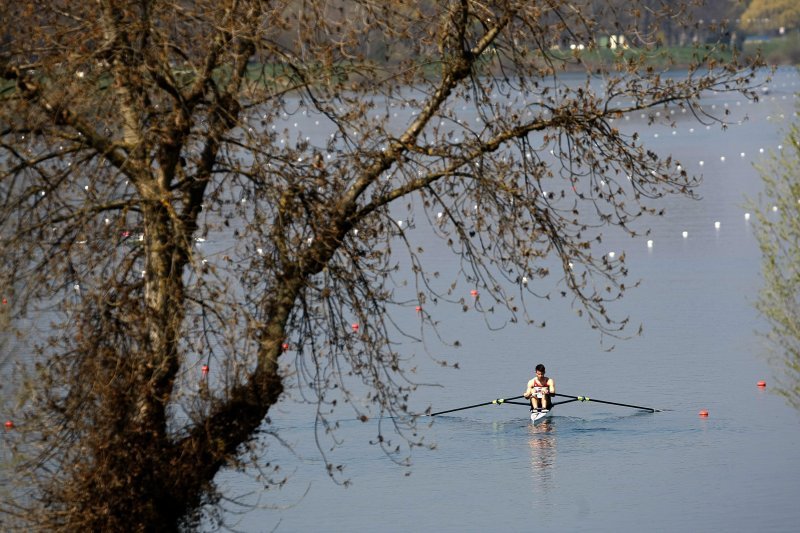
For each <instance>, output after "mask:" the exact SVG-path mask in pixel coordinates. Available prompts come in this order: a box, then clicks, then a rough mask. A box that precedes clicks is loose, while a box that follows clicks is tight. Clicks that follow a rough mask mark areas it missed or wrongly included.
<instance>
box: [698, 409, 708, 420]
mask: <svg viewBox="0 0 800 533" xmlns="http://www.w3.org/2000/svg"><path fill="white" fill-rule="evenodd" d="M698 414H699V415H700V416H702V417H703V418H705V417H707V416H708V411H706V410H705V409H703V410H701V411H700V412H699V413H698Z"/></svg>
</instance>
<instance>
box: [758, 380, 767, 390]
mask: <svg viewBox="0 0 800 533" xmlns="http://www.w3.org/2000/svg"><path fill="white" fill-rule="evenodd" d="M757 385H758V386H759V387H761V388H762V389H763V388H764V387H766V386H767V382H766V381H764V380H763V379H762V380H761V381H759V382H758V383H757Z"/></svg>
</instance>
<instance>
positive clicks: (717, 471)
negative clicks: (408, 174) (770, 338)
mask: <svg viewBox="0 0 800 533" xmlns="http://www.w3.org/2000/svg"><path fill="white" fill-rule="evenodd" d="M798 91H800V77H798V74H797V72H796V71H794V70H788V69H787V70H781V71H779V72H778V73H777V75H776V76H775V78H774V80H773V81H772V82H771V84H770V91H769V93H768V94H766V95H764V97H763V98H762V100H761V101H760V102H759V103H749V102H747V101H746V100H744V99H742V98H739V97H733V96H731V95H709V96H708V98H707V99H706V101H705V105H708V106H716V108H717V109H722V108H725V107H728V108H729V109H730V111H731V114H732V117H733V120H734V121H735V122H738V121H741V123H738V124H736V125H733V126H731V127H730V128H728V130H727V131H725V132H721V131H720V128H719V127H718V126H712V127H711V128H709V129H707V128H706V127H705V126H703V125H701V124H698V123H697V122H694V121H691V120H690V119H689V118H686V119H682V118H678V119H677V127H676V129H675V130H672V129H670V128H667V127H660V126H659V127H647V126H646V125H644V122H643V121H642V120H638V119H637V117H631V119H630V121H629V122H630V125H624V126H622V127H626V128H628V127H630V128H631V129H634V128H635V129H638V131H639V132H640V133H641V134H642V136H643V138H644V139H645V141H646V142H647V145H648V147H650V148H652V149H654V150H656V151H658V152H660V153H662V154H669V153H671V154H673V155H674V156H676V157H677V158H678V159H680V160H681V161H682V162H683V164H684V166H685V167H686V168H687V169H688V170H689V171H691V172H695V173H700V174H702V175H703V177H704V182H703V185H702V186H701V188H700V190H699V193H700V195H701V196H702V200H700V201H691V200H687V199H682V198H672V199H668V200H667V201H666V203H665V205H666V206H667V209H668V210H667V214H666V216H665V217H661V218H653V219H649V220H647V224H648V225H649V227H651V228H652V234H651V235H650V236H648V237H646V238H642V239H636V240H634V239H631V238H629V237H624V236H619V235H616V236H615V235H614V234H612V233H608V234H607V235H606V238H605V239H604V241H603V244H602V246H603V247H605V249H598V250H597V252H598V253H608V252H612V251H613V252H615V253H616V254H618V255H619V254H621V253H622V252H625V254H626V263H627V264H628V266H629V270H630V277H631V278H632V279H633V280H641V285H640V287H638V288H636V289H633V290H630V291H628V292H627V294H626V296H625V298H624V299H623V300H622V301H621V302H619V303H618V305H615V306H614V307H613V308H612V311H613V313H614V314H615V316H618V317H624V316H627V315H630V317H631V321H632V323H633V324H634V326H633V327H632V328H630V329H631V331H636V328H637V327H638V324H639V323H641V324H642V325H643V326H644V331H643V334H642V335H641V336H638V337H634V338H632V339H630V340H622V341H617V340H613V339H604V340H603V342H602V343H601V339H600V337H599V336H598V335H597V333H596V332H594V331H593V330H591V329H590V328H589V326H588V324H587V322H586V321H585V320H582V319H580V318H578V317H577V316H576V315H575V312H574V310H573V309H571V308H570V306H569V304H568V302H564V301H560V300H559V299H554V300H552V301H549V302H548V301H542V302H541V303H539V302H536V304H535V305H537V306H538V307H537V308H536V309H535V310H534V314H535V316H536V319H537V322H540V321H545V322H546V324H547V325H546V327H544V328H538V327H524V326H521V325H517V326H509V327H506V328H503V329H500V330H494V331H492V330H489V329H487V328H486V326H485V322H484V319H483V318H482V317H481V316H480V315H479V314H478V313H476V312H469V313H461V311H460V310H453V313H452V316H442V317H440V318H441V320H442V321H443V322H444V326H443V328H442V329H443V331H444V333H445V335H446V336H447V337H449V338H457V339H459V340H460V342H461V344H462V347H461V348H459V349H457V350H456V349H451V348H447V347H443V346H441V345H438V344H435V343H431V344H430V345H428V346H427V348H428V350H429V352H430V354H426V353H425V352H424V349H423V348H422V347H420V346H419V345H413V346H409V355H415V357H416V359H417V360H418V362H419V365H420V368H421V372H420V374H419V378H420V380H422V381H424V382H426V383H433V384H436V386H430V387H423V388H420V389H419V390H418V392H417V394H416V396H415V397H414V398H413V403H412V405H414V406H415V408H418V410H419V412H422V411H423V410H424V409H426V408H427V407H428V406H432V408H433V410H434V411H439V410H445V409H451V408H455V407H461V406H466V405H471V404H475V403H481V402H487V401H490V400H492V399H494V398H501V397H505V398H507V397H511V396H517V395H519V394H521V393H522V392H523V390H524V388H525V384H526V382H527V380H528V379H529V378H530V377H531V376H532V373H533V367H534V366H535V365H536V364H537V363H540V362H541V363H544V364H546V365H547V368H548V375H550V376H551V377H553V378H554V379H555V380H556V384H557V389H558V392H560V393H563V394H569V395H575V396H577V395H584V396H589V397H592V398H597V399H602V400H610V401H615V402H622V403H628V404H636V405H643V406H649V407H654V408H659V409H666V411H664V412H659V413H655V414H650V413H644V412H640V411H636V410H634V409H628V408H624V407H616V406H610V405H603V404H596V403H577V402H576V403H570V404H567V405H564V406H560V407H557V408H556V410H555V411H554V416H553V417H552V418H551V419H550V420H549V421H546V422H544V423H542V424H539V425H536V426H533V425H532V424H531V423H530V422H529V420H528V412H527V409H526V408H525V407H523V406H516V405H504V406H487V407H480V408H475V409H470V410H465V411H460V412H457V413H452V414H450V415H442V416H437V417H435V418H432V419H427V420H424V421H423V422H421V423H420V429H421V430H422V431H423V434H424V436H425V441H426V442H431V443H435V444H436V449H434V450H428V449H425V448H421V449H415V450H414V451H413V455H412V459H413V464H412V466H411V467H404V466H400V465H398V464H396V463H395V462H393V461H392V460H390V459H389V458H388V457H387V456H386V455H384V453H383V452H382V451H381V450H380V449H379V448H378V447H377V446H374V445H370V444H369V442H370V441H371V440H374V438H375V436H376V434H377V432H378V423H381V422H382V423H383V424H389V423H391V421H386V420H383V421H376V420H370V421H369V422H367V423H362V422H359V421H356V420H354V419H347V418H346V419H343V420H341V421H340V425H341V427H340V429H339V431H338V433H337V436H338V437H339V438H340V439H342V440H343V442H342V444H341V445H340V446H338V447H337V448H336V449H335V450H332V451H328V444H327V443H323V445H322V447H323V449H325V450H326V453H327V455H328V459H329V460H330V461H331V462H333V463H335V464H343V465H345V469H344V472H343V475H342V476H341V479H346V480H349V481H350V483H349V484H348V486H346V487H345V486H342V485H341V484H336V483H334V482H333V481H332V480H331V479H330V478H329V477H328V475H327V472H326V469H325V464H324V461H323V460H322V459H321V457H320V452H319V449H318V447H317V442H316V440H315V427H314V411H313V409H312V408H310V407H309V406H307V405H303V404H301V403H300V402H297V401H296V398H292V397H291V396H289V397H287V398H286V399H285V401H283V402H282V403H281V404H279V405H278V406H277V407H276V408H275V409H273V411H272V412H271V413H270V417H271V419H272V424H271V425H270V426H269V427H270V428H271V429H273V430H275V431H277V432H278V433H279V435H280V436H281V438H282V439H283V440H285V442H286V443H287V444H288V445H289V446H288V447H285V446H281V445H279V444H277V443H275V442H274V441H268V442H269V445H268V446H269V447H268V450H267V453H266V454H265V456H264V459H263V461H264V462H267V461H269V462H272V463H273V464H275V463H277V464H280V465H281V470H282V472H283V473H285V474H286V475H287V476H288V482H287V483H286V484H285V485H284V486H283V487H282V488H274V489H270V490H267V491H265V490H264V489H263V486H261V485H259V484H258V483H256V482H255V481H254V473H253V472H252V471H248V472H246V473H244V474H240V473H235V472H223V473H221V474H220V475H219V476H218V482H219V484H220V486H221V488H222V489H223V492H224V494H225V496H226V497H227V498H230V500H229V501H228V502H227V503H225V504H224V505H225V508H226V514H225V521H226V523H227V524H228V525H229V526H230V527H232V528H233V529H234V530H238V531H247V532H256V531H273V530H275V531H287V532H295V531H342V532H362V531H363V532H372V531H377V530H380V531H383V532H395V531H459V532H464V531H520V530H522V529H536V528H546V529H548V530H550V531H656V532H657V531H675V530H680V531H701V532H702V531H734V532H735V531H750V532H752V531H756V530H758V531H767V532H784V531H785V532H789V531H797V530H798V527H799V526H798V524H800V505H798V503H797V501H798V496H800V413H798V412H797V411H795V410H792V409H791V408H789V407H788V406H786V405H785V403H784V401H783V400H782V399H781V398H780V397H778V396H777V395H775V394H774V393H773V392H772V390H771V387H770V385H771V384H773V383H774V379H773V378H774V375H773V369H772V367H770V365H769V363H768V350H767V348H766V347H765V346H764V343H763V340H762V339H761V338H760V337H759V336H758V335H757V331H759V330H761V331H764V330H765V324H764V322H763V320H762V319H761V318H760V317H759V316H758V314H757V312H756V311H755V309H754V307H753V302H754V301H755V300H756V298H757V293H758V289H759V287H760V273H759V272H760V253H759V250H758V247H757V244H756V242H755V239H754V237H753V234H752V229H751V227H750V224H751V221H747V220H746V219H745V212H746V208H745V207H744V204H745V201H746V197H748V196H749V197H751V198H752V197H755V196H756V195H757V194H758V191H759V190H760V187H761V182H760V178H759V176H758V172H757V171H756V170H755V169H754V168H753V164H754V163H757V162H758V161H759V160H760V159H761V158H763V157H764V155H765V154H766V153H768V152H769V151H778V150H779V146H780V145H781V144H782V143H783V142H784V134H785V129H786V128H787V127H788V125H789V122H790V121H791V120H792V119H793V118H794V117H795V110H796V108H795V105H796V102H797V98H796V96H795V94H796V93H797V92H798ZM465 113H466V116H465V117H464V118H465V120H472V119H474V118H475V117H474V115H469V113H470V111H469V110H466V111H465ZM745 117H746V120H745ZM292 120H303V119H301V118H293V119H292ZM306 120H308V124H307V128H311V129H313V123H311V119H306ZM637 120H638V122H637ZM300 127H301V129H302V127H303V124H301V125H300ZM320 138H322V139H324V135H320ZM312 142H313V140H312ZM762 150H763V152H764V153H763V154H762V153H761V151H762ZM716 222H719V227H718V228H717V227H715V223H716ZM410 231H411V232H412V235H413V231H414V230H410ZM684 231H685V232H687V237H685V238H684V237H683V235H682V233H683V232H684ZM419 238H420V239H421V240H423V241H424V240H425V239H427V238H428V237H426V236H425V234H424V232H422V231H420V235H419ZM647 239H652V241H653V246H652V248H648V247H647V245H646V242H647ZM425 244H426V243H424V242H423V243H422V245H423V246H425ZM426 248H433V246H432V245H431V246H429V247H426ZM439 260H440V262H441V265H443V266H444V267H446V266H447V262H448V261H455V259H453V258H450V257H449V256H442V257H441V258H440V259H439ZM453 265H455V263H453ZM453 268H455V266H453ZM400 320H403V319H402V318H400ZM612 346H613V350H609V349H610V348H611V347H612ZM431 356H434V357H442V358H447V359H450V360H457V361H458V362H459V366H460V369H459V370H452V369H442V368H439V367H437V366H436V365H435V364H433V363H432V362H431V360H430V357H431ZM759 380H765V381H766V382H767V384H768V386H767V387H766V389H760V388H758V387H757V386H756V383H757V382H758V381H759ZM700 410H707V411H708V413H709V416H708V417H707V418H702V417H699V416H698V412H699V411H700ZM341 415H342V416H347V411H346V410H344V409H343V410H342V411H341ZM429 423H430V425H428V424H429Z"/></svg>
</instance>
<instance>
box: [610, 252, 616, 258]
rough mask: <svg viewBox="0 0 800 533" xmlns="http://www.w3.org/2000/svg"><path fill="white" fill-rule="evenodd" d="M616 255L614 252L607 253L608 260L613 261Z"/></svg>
mask: <svg viewBox="0 0 800 533" xmlns="http://www.w3.org/2000/svg"><path fill="white" fill-rule="evenodd" d="M615 255H617V254H616V253H615V252H608V258H609V259H614V256H615Z"/></svg>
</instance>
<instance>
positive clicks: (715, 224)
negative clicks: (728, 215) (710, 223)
mask: <svg viewBox="0 0 800 533" xmlns="http://www.w3.org/2000/svg"><path fill="white" fill-rule="evenodd" d="M719 226H720V224H719V220H718V221H716V222H714V228H715V229H719Z"/></svg>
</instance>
